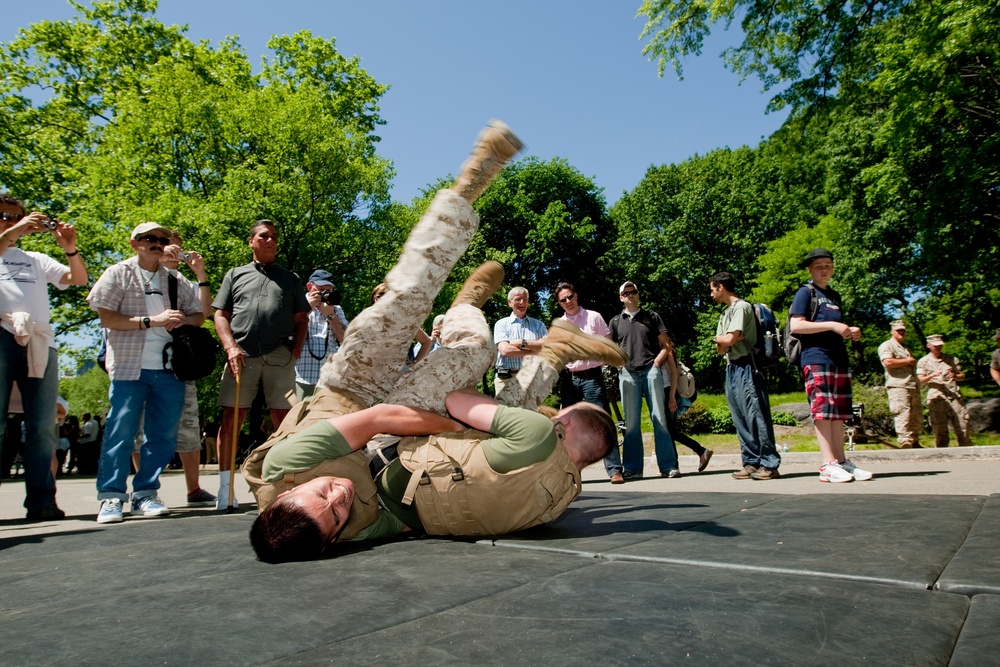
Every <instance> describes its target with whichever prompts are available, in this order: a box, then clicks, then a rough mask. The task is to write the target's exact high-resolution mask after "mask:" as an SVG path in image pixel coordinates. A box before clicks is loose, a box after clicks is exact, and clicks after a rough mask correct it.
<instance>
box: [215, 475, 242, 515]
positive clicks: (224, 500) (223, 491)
mask: <svg viewBox="0 0 1000 667" xmlns="http://www.w3.org/2000/svg"><path fill="white" fill-rule="evenodd" d="M225 474H226V482H225V483H220V484H219V496H218V499H217V500H216V501H215V509H217V510H220V511H222V510H227V509H229V471H225ZM239 506H240V501H238V500H236V494H235V493H234V494H233V509H239Z"/></svg>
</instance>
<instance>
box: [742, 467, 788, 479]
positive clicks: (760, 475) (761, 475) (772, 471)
mask: <svg viewBox="0 0 1000 667" xmlns="http://www.w3.org/2000/svg"><path fill="white" fill-rule="evenodd" d="M779 477H781V473H779V472H778V469H777V468H768V467H765V466H761V467H760V468H757V472H752V473H750V479H756V480H760V481H764V480H768V479H778V478H779Z"/></svg>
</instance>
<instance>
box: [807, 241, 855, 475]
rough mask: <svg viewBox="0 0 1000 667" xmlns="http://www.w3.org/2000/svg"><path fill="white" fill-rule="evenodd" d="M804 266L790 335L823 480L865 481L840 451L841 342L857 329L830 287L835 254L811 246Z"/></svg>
mask: <svg viewBox="0 0 1000 667" xmlns="http://www.w3.org/2000/svg"><path fill="white" fill-rule="evenodd" d="M799 266H800V267H801V268H803V269H808V271H809V275H810V276H812V282H811V284H807V285H803V286H802V287H800V288H799V291H798V292H796V293H795V298H794V299H793V300H792V307H791V309H790V310H789V314H790V315H791V333H794V334H796V335H797V336H799V339H800V340H801V341H802V358H801V359H800V361H799V365H800V366H801V367H802V375H803V377H804V378H805V382H806V395H807V396H808V397H809V406H810V409H811V411H812V418H813V425H814V426H815V428H816V439H817V440H818V441H819V450H820V453H821V454H822V456H823V465H821V466H820V469H819V481H821V482H850V481H853V480H858V481H863V480H869V479H871V478H872V474H871V473H870V472H868V471H867V470H862V469H861V468H858V467H857V466H855V465H854V464H853V463H852V462H851V461H850V460H849V459H848V458H847V457H846V456H845V455H844V422H845V421H847V420H848V419H850V418H851V416H852V410H851V368H850V363H849V361H848V356H847V346H846V345H845V344H844V341H846V340H848V339H850V340H860V339H861V329H859V328H858V327H852V326H848V325H847V324H845V323H844V314H843V311H842V310H841V307H840V294H838V293H837V292H836V290H834V289H832V288H831V287H830V286H829V283H830V278H831V277H832V276H833V254H832V253H831V252H830V251H829V250H827V249H825V248H816V249H814V250H810V251H809V253H808V254H807V255H806V257H805V259H803V260H802V262H801V263H800V264H799Z"/></svg>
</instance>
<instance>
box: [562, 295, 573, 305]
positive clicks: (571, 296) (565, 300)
mask: <svg viewBox="0 0 1000 667" xmlns="http://www.w3.org/2000/svg"><path fill="white" fill-rule="evenodd" d="M575 298H576V295H575V294H570V295H569V296H564V297H563V298H561V299H559V303H569V302H570V301H572V300H573V299H575Z"/></svg>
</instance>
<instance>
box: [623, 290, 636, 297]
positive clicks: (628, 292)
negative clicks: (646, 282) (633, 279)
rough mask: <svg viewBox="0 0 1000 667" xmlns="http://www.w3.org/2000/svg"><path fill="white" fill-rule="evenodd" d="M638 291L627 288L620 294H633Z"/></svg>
mask: <svg viewBox="0 0 1000 667" xmlns="http://www.w3.org/2000/svg"><path fill="white" fill-rule="evenodd" d="M638 293H639V290H637V289H627V290H625V291H624V292H622V296H635V295H636V294H638Z"/></svg>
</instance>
